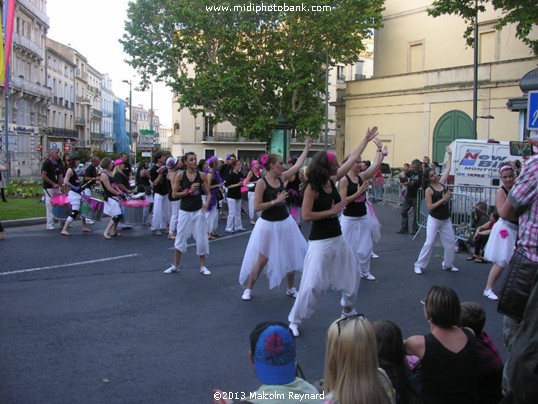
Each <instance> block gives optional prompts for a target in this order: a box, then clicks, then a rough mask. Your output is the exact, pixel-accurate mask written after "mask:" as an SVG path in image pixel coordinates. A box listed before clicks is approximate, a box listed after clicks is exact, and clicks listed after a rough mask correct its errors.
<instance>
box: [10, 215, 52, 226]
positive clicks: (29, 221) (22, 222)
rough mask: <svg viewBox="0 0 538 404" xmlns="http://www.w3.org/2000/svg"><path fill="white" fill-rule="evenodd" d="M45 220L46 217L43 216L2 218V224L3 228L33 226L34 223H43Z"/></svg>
mask: <svg viewBox="0 0 538 404" xmlns="http://www.w3.org/2000/svg"><path fill="white" fill-rule="evenodd" d="M46 222H47V218H45V217H33V218H29V219H16V220H2V226H3V227H5V228H8V227H23V226H34V225H36V224H45V223H46Z"/></svg>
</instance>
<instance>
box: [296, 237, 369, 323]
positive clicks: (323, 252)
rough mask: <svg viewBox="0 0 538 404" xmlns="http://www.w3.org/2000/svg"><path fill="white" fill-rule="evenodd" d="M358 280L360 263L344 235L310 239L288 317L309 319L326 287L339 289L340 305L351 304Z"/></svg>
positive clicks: (346, 305) (351, 305)
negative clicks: (295, 296) (297, 288)
mask: <svg viewBox="0 0 538 404" xmlns="http://www.w3.org/2000/svg"><path fill="white" fill-rule="evenodd" d="M360 281H361V276H360V270H359V263H358V262H357V259H356V258H355V254H353V251H352V250H351V247H350V246H349V244H348V243H347V241H346V240H345V239H344V237H343V236H338V237H332V238H328V239H323V240H310V241H309V242H308V252H307V254H306V257H305V262H304V269H303V275H302V277H301V284H300V286H299V293H298V294H297V298H296V299H295V303H294V305H293V308H292V309H291V312H290V314H289V316H288V320H289V321H290V322H293V323H301V321H302V320H303V319H306V318H309V317H310V316H311V315H312V314H313V313H314V310H315V308H316V307H317V305H318V303H319V301H320V299H321V297H322V296H323V295H324V294H325V291H326V290H327V289H332V290H335V291H337V292H341V294H342V298H341V299H340V305H341V306H342V307H353V306H354V305H355V302H356V300H357V294H358V291H359V285H360Z"/></svg>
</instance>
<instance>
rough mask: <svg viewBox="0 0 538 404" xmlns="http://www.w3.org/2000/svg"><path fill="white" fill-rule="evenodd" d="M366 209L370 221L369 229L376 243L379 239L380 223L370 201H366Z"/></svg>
mask: <svg viewBox="0 0 538 404" xmlns="http://www.w3.org/2000/svg"><path fill="white" fill-rule="evenodd" d="M366 210H367V211H368V215H367V216H368V221H369V222H370V231H371V233H372V240H373V241H374V243H377V242H378V241H379V240H380V239H381V223H379V220H378V219H377V214H376V213H375V209H374V207H373V205H372V204H371V203H370V202H367V203H366Z"/></svg>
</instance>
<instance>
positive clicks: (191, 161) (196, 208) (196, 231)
mask: <svg viewBox="0 0 538 404" xmlns="http://www.w3.org/2000/svg"><path fill="white" fill-rule="evenodd" d="M184 158H185V162H186V165H187V169H186V170H185V171H180V172H178V173H177V174H176V176H175V177H174V182H173V183H172V197H173V198H181V204H180V205H179V213H178V218H177V234H176V241H175V242H174V248H175V254H174V263H173V264H172V266H171V267H170V268H168V269H166V270H165V271H164V273H165V274H171V273H174V272H178V271H179V260H180V259H181V255H182V254H183V253H184V252H185V251H187V240H188V239H189V238H190V237H191V236H192V237H194V240H195V241H196V255H198V257H199V258H200V273H201V274H202V275H211V272H210V271H209V270H208V269H207V267H206V266H205V256H206V255H207V254H209V241H208V240H207V223H206V220H205V217H204V212H205V211H206V210H207V207H208V206H209V204H210V203H211V192H210V189H209V183H208V181H207V176H206V174H205V173H203V172H200V171H198V170H197V165H198V164H197V162H196V154H195V153H193V152H189V153H186V154H185V156H184ZM202 187H203V188H204V189H205V193H206V195H207V198H206V201H205V202H202V195H201V193H200V189H201V188H202Z"/></svg>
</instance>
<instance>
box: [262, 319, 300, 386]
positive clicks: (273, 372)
mask: <svg viewBox="0 0 538 404" xmlns="http://www.w3.org/2000/svg"><path fill="white" fill-rule="evenodd" d="M253 357H254V365H255V367H256V376H257V377H258V380H260V382H262V383H263V384H288V383H291V382H293V381H294V380H295V337H294V336H293V334H292V333H291V331H290V330H289V329H288V328H287V327H283V326H281V325H278V324H273V325H270V326H268V327H267V328H266V329H265V330H263V331H262V333H261V334H260V336H259V338H258V341H257V342H256V348H255V350H254V352H253Z"/></svg>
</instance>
